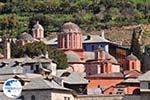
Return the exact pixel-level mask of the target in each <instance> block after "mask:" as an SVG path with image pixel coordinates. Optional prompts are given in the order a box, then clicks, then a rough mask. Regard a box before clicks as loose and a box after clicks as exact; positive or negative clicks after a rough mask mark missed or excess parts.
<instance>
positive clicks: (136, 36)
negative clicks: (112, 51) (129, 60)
mask: <svg viewBox="0 0 150 100" xmlns="http://www.w3.org/2000/svg"><path fill="white" fill-rule="evenodd" d="M142 36H143V29H142V27H141V26H140V27H137V28H136V29H134V30H133V33H132V39H131V48H130V52H132V53H133V54H134V55H135V56H137V57H138V58H140V57H141V54H142Z"/></svg>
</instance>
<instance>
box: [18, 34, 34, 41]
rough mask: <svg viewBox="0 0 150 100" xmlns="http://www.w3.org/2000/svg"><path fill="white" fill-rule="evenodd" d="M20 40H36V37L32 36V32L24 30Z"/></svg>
mask: <svg viewBox="0 0 150 100" xmlns="http://www.w3.org/2000/svg"><path fill="white" fill-rule="evenodd" d="M18 39H20V40H34V38H33V37H32V35H31V34H29V33H27V32H24V33H22V34H21V35H20V36H19V38H18Z"/></svg>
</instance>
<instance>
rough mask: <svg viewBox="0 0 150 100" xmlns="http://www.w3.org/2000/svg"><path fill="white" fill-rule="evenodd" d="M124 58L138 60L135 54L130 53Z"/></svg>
mask: <svg viewBox="0 0 150 100" xmlns="http://www.w3.org/2000/svg"><path fill="white" fill-rule="evenodd" d="M126 59H127V60H138V58H137V57H136V56H135V55H133V54H132V53H131V54H130V55H128V56H127V58H126Z"/></svg>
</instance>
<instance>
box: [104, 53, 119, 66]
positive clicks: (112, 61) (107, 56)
mask: <svg viewBox="0 0 150 100" xmlns="http://www.w3.org/2000/svg"><path fill="white" fill-rule="evenodd" d="M105 57H106V59H111V63H114V64H118V61H117V59H116V58H115V57H113V56H112V55H110V54H109V53H108V52H105Z"/></svg>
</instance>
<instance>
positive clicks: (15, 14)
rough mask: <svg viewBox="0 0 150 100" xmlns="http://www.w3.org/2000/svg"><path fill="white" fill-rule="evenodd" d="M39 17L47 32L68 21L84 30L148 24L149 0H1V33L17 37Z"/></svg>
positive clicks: (55, 29)
mask: <svg viewBox="0 0 150 100" xmlns="http://www.w3.org/2000/svg"><path fill="white" fill-rule="evenodd" d="M37 20H39V21H40V23H41V24H42V25H43V26H44V28H45V32H46V33H48V32H55V31H58V30H59V27H60V26H61V25H62V24H63V23H64V22H67V21H72V22H75V23H76V24H78V25H79V26H80V27H81V28H83V29H84V30H85V31H95V30H100V29H107V28H109V27H112V26H122V25H132V24H139V23H144V24H149V23H150V0H0V35H4V34H8V35H12V36H17V35H18V34H20V33H21V32H23V31H26V30H30V29H31V28H32V25H33V24H34V23H35V22H36V21H37Z"/></svg>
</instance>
